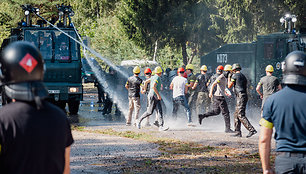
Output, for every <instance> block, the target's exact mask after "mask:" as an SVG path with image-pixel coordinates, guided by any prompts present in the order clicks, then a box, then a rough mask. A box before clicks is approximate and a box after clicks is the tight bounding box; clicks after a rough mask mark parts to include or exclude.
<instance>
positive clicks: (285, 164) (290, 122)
mask: <svg viewBox="0 0 306 174" xmlns="http://www.w3.org/2000/svg"><path fill="white" fill-rule="evenodd" d="M305 63H306V54H305V53H304V52H302V51H293V52H291V53H289V54H288V55H287V57H286V58H285V62H284V64H283V75H284V76H283V83H284V84H285V85H286V86H285V87H284V89H282V90H280V91H278V92H276V93H274V94H272V95H271V96H270V97H269V98H268V99H267V100H266V102H265V104H264V106H263V113H262V118H261V120H260V122H259V124H260V125H261V127H260V135H259V154H260V159H261V163H262V169H263V173H264V174H271V173H274V171H273V169H272V167H271V164H270V159H271V158H270V152H271V138H272V133H273V127H274V128H275V136H274V138H275V140H276V152H277V156H276V159H275V170H276V173H280V174H284V173H294V174H305V173H306V126H305V125H306V107H305V103H306V64H305Z"/></svg>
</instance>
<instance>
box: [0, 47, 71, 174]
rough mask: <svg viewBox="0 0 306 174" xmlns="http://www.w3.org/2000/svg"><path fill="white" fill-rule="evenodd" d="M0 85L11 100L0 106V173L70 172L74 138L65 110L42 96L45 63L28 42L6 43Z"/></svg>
mask: <svg viewBox="0 0 306 174" xmlns="http://www.w3.org/2000/svg"><path fill="white" fill-rule="evenodd" d="M0 63H1V70H2V75H1V85H3V86H4V90H5V94H6V95H7V97H8V98H10V99H12V102H11V103H9V104H6V105H4V106H3V107H2V108H1V110H0V171H1V173H14V174H15V173H18V174H21V173H25V174H27V173H31V174H41V173H44V174H49V173H50V174H62V173H69V172H70V167H69V155H70V146H71V144H72V143H73V138H72V135H71V130H70V125H69V122H68V120H67V116H66V114H65V113H64V112H63V111H62V110H61V109H60V108H58V107H56V106H55V105H53V104H51V103H48V102H47V101H45V100H44V98H46V97H47V95H48V92H47V90H46V88H45V86H44V85H43V82H42V80H43V76H44V65H43V63H44V62H43V59H42V57H41V54H40V52H39V50H38V49H37V48H35V47H34V46H33V45H32V44H31V43H30V42H23V41H21V42H14V43H12V44H11V45H8V46H7V47H6V48H5V49H4V50H3V52H2V54H1V57H0Z"/></svg>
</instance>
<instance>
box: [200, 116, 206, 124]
mask: <svg viewBox="0 0 306 174" xmlns="http://www.w3.org/2000/svg"><path fill="white" fill-rule="evenodd" d="M203 118H205V114H199V123H200V125H201V124H202V120H203Z"/></svg>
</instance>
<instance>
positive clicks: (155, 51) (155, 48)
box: [153, 40, 157, 61]
mask: <svg viewBox="0 0 306 174" xmlns="http://www.w3.org/2000/svg"><path fill="white" fill-rule="evenodd" d="M154 45H155V47H154V54H153V61H156V55H157V40H156V41H155V44H154Z"/></svg>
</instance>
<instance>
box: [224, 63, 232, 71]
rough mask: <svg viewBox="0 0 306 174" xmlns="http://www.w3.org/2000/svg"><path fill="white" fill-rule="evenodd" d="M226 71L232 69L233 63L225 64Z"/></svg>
mask: <svg viewBox="0 0 306 174" xmlns="http://www.w3.org/2000/svg"><path fill="white" fill-rule="evenodd" d="M224 71H232V65H229V64H227V65H225V67H224Z"/></svg>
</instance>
